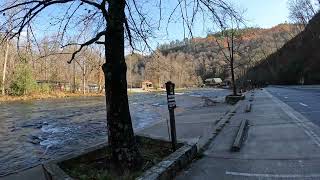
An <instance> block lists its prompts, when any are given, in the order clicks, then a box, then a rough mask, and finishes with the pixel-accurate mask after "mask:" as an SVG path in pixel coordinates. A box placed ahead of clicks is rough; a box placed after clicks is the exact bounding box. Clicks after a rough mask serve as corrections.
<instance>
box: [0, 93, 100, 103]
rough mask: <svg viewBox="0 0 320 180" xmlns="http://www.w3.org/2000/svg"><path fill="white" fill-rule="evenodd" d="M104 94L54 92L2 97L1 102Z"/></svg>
mask: <svg viewBox="0 0 320 180" xmlns="http://www.w3.org/2000/svg"><path fill="white" fill-rule="evenodd" d="M101 96H104V93H86V94H83V93H68V92H54V93H49V94H31V95H25V96H8V95H6V96H0V102H14V101H30V100H41V99H59V98H69V97H101Z"/></svg>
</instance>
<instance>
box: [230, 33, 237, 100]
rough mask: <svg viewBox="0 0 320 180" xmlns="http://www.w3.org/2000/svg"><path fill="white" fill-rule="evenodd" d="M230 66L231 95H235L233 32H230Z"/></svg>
mask: <svg viewBox="0 0 320 180" xmlns="http://www.w3.org/2000/svg"><path fill="white" fill-rule="evenodd" d="M232 31H234V30H232ZM230 68H231V80H232V90H233V95H237V87H236V81H235V78H234V32H232V34H231V58H230Z"/></svg>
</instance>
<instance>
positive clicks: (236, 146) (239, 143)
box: [231, 119, 248, 152]
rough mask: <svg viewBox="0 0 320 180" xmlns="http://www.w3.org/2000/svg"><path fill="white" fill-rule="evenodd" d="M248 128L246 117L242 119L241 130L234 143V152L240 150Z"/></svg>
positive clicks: (232, 148) (232, 149)
mask: <svg viewBox="0 0 320 180" xmlns="http://www.w3.org/2000/svg"><path fill="white" fill-rule="evenodd" d="M247 130H248V120H247V119H245V120H242V121H241V124H240V126H239V130H238V132H237V135H236V137H235V139H234V142H233V144H232V147H231V151H233V152H238V151H240V149H241V146H242V144H243V141H244V137H245V134H246V132H247Z"/></svg>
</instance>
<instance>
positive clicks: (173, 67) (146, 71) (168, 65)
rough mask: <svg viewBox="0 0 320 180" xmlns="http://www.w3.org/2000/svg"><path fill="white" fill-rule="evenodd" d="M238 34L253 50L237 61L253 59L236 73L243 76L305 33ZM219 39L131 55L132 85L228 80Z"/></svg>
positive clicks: (291, 28)
mask: <svg viewBox="0 0 320 180" xmlns="http://www.w3.org/2000/svg"><path fill="white" fill-rule="evenodd" d="M238 31H239V36H241V39H242V41H243V46H248V47H250V51H249V52H248V53H247V52H246V53H247V54H245V56H241V57H240V56H237V57H238V58H237V59H236V61H237V62H236V63H238V64H241V63H242V64H246V63H245V62H246V61H248V59H249V58H250V64H248V65H247V67H240V68H238V69H237V70H236V76H237V77H241V76H242V75H243V74H244V72H245V70H246V69H247V68H248V67H251V66H254V65H255V64H257V63H259V62H260V61H261V60H262V59H264V58H266V57H267V56H268V55H269V54H271V53H273V52H275V51H277V50H278V49H280V48H281V47H282V46H283V45H284V44H285V43H286V42H287V41H288V40H290V39H291V38H293V37H295V35H296V34H298V33H299V32H300V31H301V30H300V29H299V28H298V25H296V24H288V23H284V24H279V25H277V26H275V27H272V28H270V29H263V28H245V29H239V30H238ZM217 39H218V40H219V33H213V34H208V35H207V37H201V38H192V39H184V40H182V41H172V42H170V43H168V44H163V45H160V46H159V47H158V48H157V50H156V53H154V54H151V55H149V56H140V57H135V58H132V57H129V56H128V57H127V65H128V82H129V83H130V84H133V86H138V85H139V84H141V83H140V82H141V80H150V81H152V82H153V83H154V84H156V85H157V84H159V85H160V84H163V83H164V82H163V81H165V80H168V79H170V80H172V81H174V82H177V86H178V87H189V86H194V85H199V84H202V83H203V82H204V80H205V79H207V78H213V77H220V78H222V79H226V78H228V77H229V74H230V73H229V67H228V66H227V64H226V62H225V57H224V55H223V54H222V53H221V48H220V47H219V46H218V44H217V42H216V40H217ZM220 40H221V38H220ZM137 58H138V59H139V60H138V59H137ZM134 59H135V60H134ZM251 60H252V61H251Z"/></svg>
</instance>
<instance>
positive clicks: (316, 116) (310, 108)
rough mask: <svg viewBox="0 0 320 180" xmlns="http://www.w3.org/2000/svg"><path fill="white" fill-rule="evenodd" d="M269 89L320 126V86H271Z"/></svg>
mask: <svg viewBox="0 0 320 180" xmlns="http://www.w3.org/2000/svg"><path fill="white" fill-rule="evenodd" d="M267 90H268V91H269V92H270V93H271V94H272V95H274V96H276V97H277V98H279V99H280V100H281V101H283V102H284V103H286V104H287V105H289V106H290V107H292V108H293V109H294V110H296V111H298V112H299V113H301V114H302V115H304V116H305V117H306V118H308V119H309V120H311V121H313V123H315V124H316V125H318V126H320V86H270V87H268V88H267Z"/></svg>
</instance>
